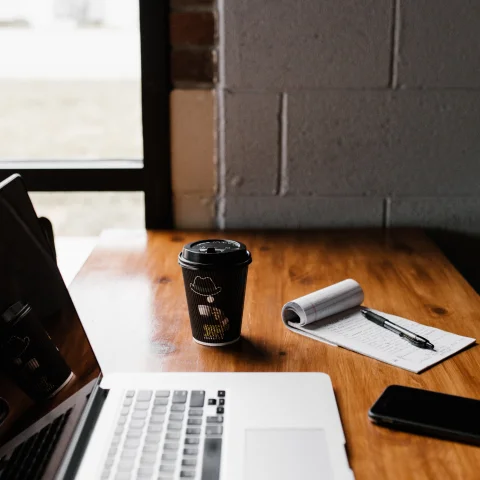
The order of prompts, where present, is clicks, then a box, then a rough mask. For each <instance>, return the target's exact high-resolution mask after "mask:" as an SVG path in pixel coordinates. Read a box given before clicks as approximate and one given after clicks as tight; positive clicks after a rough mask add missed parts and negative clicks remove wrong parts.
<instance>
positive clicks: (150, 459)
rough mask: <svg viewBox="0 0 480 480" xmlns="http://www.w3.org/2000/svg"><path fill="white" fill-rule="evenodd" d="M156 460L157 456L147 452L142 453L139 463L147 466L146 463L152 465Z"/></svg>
mask: <svg viewBox="0 0 480 480" xmlns="http://www.w3.org/2000/svg"><path fill="white" fill-rule="evenodd" d="M156 461H157V456H156V455H154V454H151V453H150V454H148V453H144V454H143V455H142V457H141V458H140V465H141V466H143V465H145V466H147V465H154V464H155V462H156Z"/></svg>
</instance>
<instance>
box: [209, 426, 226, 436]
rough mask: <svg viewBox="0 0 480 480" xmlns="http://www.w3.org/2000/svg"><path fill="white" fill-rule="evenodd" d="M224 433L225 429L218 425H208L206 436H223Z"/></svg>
mask: <svg viewBox="0 0 480 480" xmlns="http://www.w3.org/2000/svg"><path fill="white" fill-rule="evenodd" d="M222 432H223V427H220V426H217V425H207V428H206V429H205V434H206V435H207V436H208V435H221V434H222Z"/></svg>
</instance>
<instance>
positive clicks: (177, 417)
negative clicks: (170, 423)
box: [169, 413, 183, 422]
mask: <svg viewBox="0 0 480 480" xmlns="http://www.w3.org/2000/svg"><path fill="white" fill-rule="evenodd" d="M169 419H170V420H174V421H180V422H181V421H182V420H183V413H171V414H170V417H169Z"/></svg>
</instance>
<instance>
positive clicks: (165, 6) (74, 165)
mask: <svg viewBox="0 0 480 480" xmlns="http://www.w3.org/2000/svg"><path fill="white" fill-rule="evenodd" d="M139 12H140V15H139V16H140V18H139V21H140V45H141V47H140V48H141V89H142V96H141V98H142V100H141V106H142V127H143V164H142V160H139V159H135V160H131V159H122V160H117V159H111V160H103V159H102V160H98V161H96V160H94V161H80V160H75V159H72V160H46V161H40V160H29V159H25V160H21V161H16V160H15V161H13V160H0V180H2V179H4V178H6V177H8V176H9V175H12V174H14V173H19V174H20V175H22V177H23V178H24V179H25V182H26V184H27V186H28V189H29V190H31V191H38V192H46V191H61V192H69V191H72V192H73V191H86V192H92V191H115V192H129V191H143V192H144V195H145V226H146V228H147V229H170V228H172V227H173V202H172V185H171V165H170V162H171V155H170V92H171V89H172V86H171V80H170V42H169V12H170V8H169V2H167V1H158V0H139Z"/></svg>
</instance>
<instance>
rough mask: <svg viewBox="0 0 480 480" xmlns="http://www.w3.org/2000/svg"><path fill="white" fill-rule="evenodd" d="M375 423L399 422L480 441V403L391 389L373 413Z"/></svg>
mask: <svg viewBox="0 0 480 480" xmlns="http://www.w3.org/2000/svg"><path fill="white" fill-rule="evenodd" d="M369 415H370V417H371V418H372V419H373V420H376V419H378V420H381V419H384V420H387V421H388V419H391V420H394V421H395V420H396V421H400V422H408V423H413V424H417V425H418V424H420V425H425V426H427V427H435V428H439V429H442V430H443V429H445V430H450V431H456V432H462V433H466V434H469V435H475V436H479V437H480V400H474V399H471V398H463V397H457V396H454V395H446V394H444V393H437V392H431V391H428V390H420V389H417V388H409V387H402V386H399V385H391V386H390V387H388V388H387V389H386V390H385V391H384V392H383V394H382V395H381V396H380V398H379V399H378V400H377V401H376V402H375V404H374V405H373V407H372V408H371V409H370V413H369Z"/></svg>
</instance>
